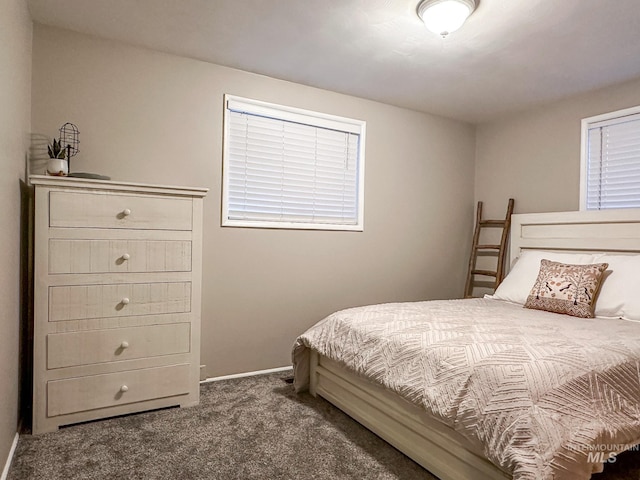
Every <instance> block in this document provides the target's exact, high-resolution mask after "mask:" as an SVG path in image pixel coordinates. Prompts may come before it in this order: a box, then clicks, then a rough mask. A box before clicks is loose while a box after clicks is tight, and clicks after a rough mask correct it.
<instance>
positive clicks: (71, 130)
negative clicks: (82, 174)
mask: <svg viewBox="0 0 640 480" xmlns="http://www.w3.org/2000/svg"><path fill="white" fill-rule="evenodd" d="M59 132H60V145H64V148H65V149H66V150H67V164H68V168H69V172H71V157H73V156H75V155H76V154H77V153H78V152H79V151H80V150H79V149H78V145H80V140H79V136H80V132H79V131H78V127H76V126H75V125H74V124H73V123H69V122H67V123H65V124H64V125H62V126H61V127H60V130H59Z"/></svg>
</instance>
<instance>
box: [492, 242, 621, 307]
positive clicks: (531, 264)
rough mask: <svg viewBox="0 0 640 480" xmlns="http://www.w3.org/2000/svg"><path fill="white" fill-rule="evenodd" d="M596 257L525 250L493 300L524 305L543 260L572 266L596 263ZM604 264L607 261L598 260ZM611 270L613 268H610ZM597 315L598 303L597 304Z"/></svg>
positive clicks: (584, 254) (586, 254) (587, 254)
mask: <svg viewBox="0 0 640 480" xmlns="http://www.w3.org/2000/svg"><path fill="white" fill-rule="evenodd" d="M595 257H596V256H595V255H592V254H590V253H559V252H545V251H543V250H525V251H524V252H522V253H521V254H520V256H519V257H518V260H517V261H516V262H515V264H514V265H513V267H512V268H511V271H510V272H509V274H508V275H507V276H506V277H505V278H504V280H502V283H501V284H500V285H499V286H498V288H497V289H496V291H495V293H494V294H493V296H492V297H491V298H494V299H496V300H504V301H507V302H512V303H518V304H520V305H524V304H525V302H526V301H527V297H528V296H529V293H530V292H531V289H532V288H533V284H534V283H536V279H537V278H538V273H539V272H540V261H541V260H542V259H547V260H551V261H553V262H559V263H568V264H571V265H585V264H588V263H595V262H594V259H595ZM598 261H599V262H600V261H602V262H604V261H605V260H598ZM609 268H611V267H609ZM596 315H597V302H596Z"/></svg>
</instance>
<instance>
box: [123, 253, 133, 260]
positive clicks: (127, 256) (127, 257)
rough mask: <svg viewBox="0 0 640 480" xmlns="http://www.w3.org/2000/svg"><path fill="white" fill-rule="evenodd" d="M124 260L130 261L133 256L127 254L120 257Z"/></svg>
mask: <svg viewBox="0 0 640 480" xmlns="http://www.w3.org/2000/svg"><path fill="white" fill-rule="evenodd" d="M120 258H121V259H122V260H129V259H130V258H131V255H129V254H128V253H125V254H124V255H122V256H121V257H120Z"/></svg>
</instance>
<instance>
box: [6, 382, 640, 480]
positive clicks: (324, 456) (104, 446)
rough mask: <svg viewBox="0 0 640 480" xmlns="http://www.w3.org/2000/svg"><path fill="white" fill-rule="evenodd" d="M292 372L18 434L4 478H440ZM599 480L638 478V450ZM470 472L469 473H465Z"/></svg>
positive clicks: (207, 386) (222, 384)
mask: <svg viewBox="0 0 640 480" xmlns="http://www.w3.org/2000/svg"><path fill="white" fill-rule="evenodd" d="M286 378H287V374H286V373H285V374H272V375H264V376H256V377H247V378H241V379H235V380H225V381H221V382H215V383H208V384H204V385H202V387H201V396H200V401H201V403H200V405H198V406H197V407H192V408H184V409H180V408H171V409H165V410H157V411H154V412H147V413H142V414H137V415H129V416H124V417H119V418H113V419H108V420H102V421H97V422H90V423H85V424H82V425H74V426H71V427H65V428H62V429H60V430H59V431H58V432H54V433H49V434H44V435H39V436H31V435H22V436H21V437H20V440H19V442H18V447H17V450H16V453H15V456H14V459H13V462H12V465H11V468H10V470H9V476H8V480H27V479H42V480H57V479H65V480H67V479H68V480H71V479H87V480H98V479H109V480H115V479H117V480H128V479H144V480H156V479H157V480H160V479H170V480H190V479H210V480H217V479H220V480H223V479H224V480H233V479H243V480H244V479H261V480H279V479H282V480H285V479H286V480H290V479H346V480H349V479H354V480H356V479H358V480H360V479H367V480H370V479H371V480H373V479H402V480H412V479H428V480H434V479H435V477H434V476H432V475H430V474H429V473H428V472H427V471H425V470H423V469H422V468H421V467H420V466H418V465H417V464H416V463H414V462H413V461H411V460H410V459H408V458H407V457H405V456H404V455H402V454H401V453H400V452H398V451H397V450H395V449H394V448H393V447H391V446H389V445H388V444H387V443H385V442H384V441H382V440H380V439H379V438H378V437H377V436H375V435H374V434H372V433H370V432H369V431H368V430H366V429H365V428H364V427H361V426H360V425H359V424H358V423H356V422H355V421H353V420H351V419H350V418H349V417H348V416H346V415H345V414H343V413H342V412H340V411H339V410H337V409H336V408H334V407H333V406H331V405H329V404H328V403H327V402H326V401H324V400H322V399H320V398H313V397H312V396H310V395H309V394H301V395H296V394H295V393H294V392H293V388H292V386H291V385H290V384H289V383H286V382H285V379H286ZM636 453H637V452H633V453H631V454H624V455H621V456H620V457H619V458H618V460H617V462H616V463H614V464H611V465H608V466H607V470H608V472H606V473H605V474H601V475H596V476H594V477H593V479H594V480H613V479H618V480H632V479H633V480H638V479H639V478H640V458H639V457H640V455H638V454H636ZM469 480H472V479H469Z"/></svg>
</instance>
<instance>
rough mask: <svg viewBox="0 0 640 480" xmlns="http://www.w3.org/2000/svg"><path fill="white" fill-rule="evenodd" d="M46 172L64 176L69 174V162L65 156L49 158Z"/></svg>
mask: <svg viewBox="0 0 640 480" xmlns="http://www.w3.org/2000/svg"><path fill="white" fill-rule="evenodd" d="M47 174H49V175H55V176H59V177H64V176H66V175H68V174H69V163H68V162H67V159H66V158H50V159H49V160H47Z"/></svg>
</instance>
